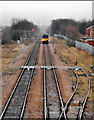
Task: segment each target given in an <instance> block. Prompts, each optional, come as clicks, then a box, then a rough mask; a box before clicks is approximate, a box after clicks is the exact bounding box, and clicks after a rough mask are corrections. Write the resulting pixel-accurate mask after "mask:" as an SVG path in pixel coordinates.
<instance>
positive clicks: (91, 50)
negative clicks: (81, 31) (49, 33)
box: [53, 34, 94, 55]
mask: <svg viewBox="0 0 94 120" xmlns="http://www.w3.org/2000/svg"><path fill="white" fill-rule="evenodd" d="M53 36H54V37H57V38H61V39H63V40H65V41H66V42H68V43H70V44H73V45H75V47H76V48H78V49H81V50H85V51H88V53H89V54H91V55H94V47H93V46H91V45H89V44H88V43H82V42H79V41H75V40H71V39H69V38H68V37H67V36H65V35H60V34H54V35H53Z"/></svg>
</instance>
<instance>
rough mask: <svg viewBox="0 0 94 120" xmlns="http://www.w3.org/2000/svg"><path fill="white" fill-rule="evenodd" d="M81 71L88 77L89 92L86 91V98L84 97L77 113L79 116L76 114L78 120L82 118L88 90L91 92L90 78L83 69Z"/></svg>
mask: <svg viewBox="0 0 94 120" xmlns="http://www.w3.org/2000/svg"><path fill="white" fill-rule="evenodd" d="M81 70H82V72H83V73H85V74H86V76H87V77H88V84H89V90H88V92H87V95H86V97H85V99H84V101H83V105H82V108H81V109H80V111H79V114H78V116H79V120H81V119H82V117H83V112H84V108H85V105H86V102H87V99H88V96H89V93H90V90H91V80H90V77H89V75H88V74H87V73H86V72H85V71H84V70H83V69H81Z"/></svg>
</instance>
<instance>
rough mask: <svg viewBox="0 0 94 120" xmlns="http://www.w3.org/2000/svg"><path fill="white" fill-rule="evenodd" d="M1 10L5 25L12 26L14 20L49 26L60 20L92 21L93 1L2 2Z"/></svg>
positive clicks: (1, 17)
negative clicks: (25, 20) (54, 20)
mask: <svg viewBox="0 0 94 120" xmlns="http://www.w3.org/2000/svg"><path fill="white" fill-rule="evenodd" d="M0 9H1V10H2V11H1V10H0V14H1V15H0V23H1V22H2V24H3V25H10V23H11V19H12V18H21V19H23V18H25V19H27V20H29V21H32V22H33V23H34V24H37V25H49V24H50V23H51V20H53V19H58V18H62V19H64V18H72V19H75V20H82V19H87V20H89V19H92V1H5V2H4V1H0ZM1 20H2V21H1Z"/></svg>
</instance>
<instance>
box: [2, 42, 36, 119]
mask: <svg viewBox="0 0 94 120" xmlns="http://www.w3.org/2000/svg"><path fill="white" fill-rule="evenodd" d="M36 44H37V43H35V46H36ZM35 46H34V47H33V50H32V53H33V51H34V48H35ZM32 53H31V54H30V55H29V57H28V59H27V61H26V63H25V66H26V65H27V64H28V62H29V60H30V58H31V56H32ZM24 71H25V69H23V70H22V72H21V74H20V76H19V77H18V80H17V82H16V84H15V86H14V88H13V90H12V93H11V95H10V96H9V98H8V101H7V103H6V105H5V107H4V110H3V112H2V114H1V116H0V120H2V119H3V117H4V114H5V112H6V110H7V108H8V106H9V103H10V101H11V99H12V97H13V95H14V93H15V91H16V89H17V86H18V84H19V82H20V80H21V77H22V75H23V74H24Z"/></svg>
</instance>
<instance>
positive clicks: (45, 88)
mask: <svg viewBox="0 0 94 120" xmlns="http://www.w3.org/2000/svg"><path fill="white" fill-rule="evenodd" d="M43 65H44V66H45V65H46V62H45V50H44V44H43ZM43 90H44V119H45V120H46V119H47V87H46V68H44V76H43Z"/></svg>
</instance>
